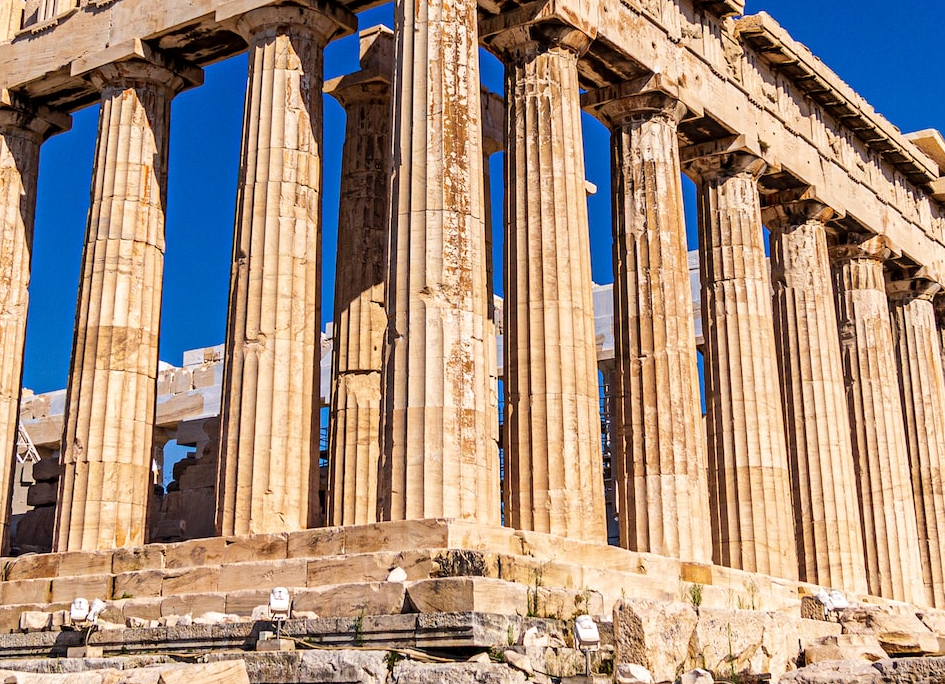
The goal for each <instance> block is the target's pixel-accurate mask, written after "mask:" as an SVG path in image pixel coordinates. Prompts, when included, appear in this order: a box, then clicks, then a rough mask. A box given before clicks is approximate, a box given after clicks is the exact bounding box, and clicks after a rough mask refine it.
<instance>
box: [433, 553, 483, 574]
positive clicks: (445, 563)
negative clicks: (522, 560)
mask: <svg viewBox="0 0 945 684" xmlns="http://www.w3.org/2000/svg"><path fill="white" fill-rule="evenodd" d="M433 563H434V565H435V567H436V569H435V571H434V575H433V576H434V577H498V576H499V559H498V556H496V554H494V553H485V552H483V551H472V550H468V549H447V550H446V551H436V552H435V553H434V555H433Z"/></svg>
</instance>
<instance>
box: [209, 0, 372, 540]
mask: <svg viewBox="0 0 945 684" xmlns="http://www.w3.org/2000/svg"><path fill="white" fill-rule="evenodd" d="M307 4H309V3H306V5H307ZM311 5H312V7H313V8H314V9H312V8H309V7H307V6H306V7H297V6H288V5H284V6H279V7H265V8H262V9H257V10H253V11H251V12H249V13H248V14H245V15H243V16H241V17H239V18H238V19H236V20H235V30H237V31H238V32H239V33H240V34H241V35H242V36H243V37H244V38H245V40H246V42H247V43H248V44H249V81H248V85H247V89H246V108H245V114H244V116H245V118H244V123H243V149H242V161H241V165H240V179H241V187H240V189H239V196H238V198H237V218H236V240H235V243H234V250H233V266H232V275H231V283H230V304H229V316H228V319H227V339H226V366H225V374H224V387H223V410H222V414H221V415H222V416H223V425H222V435H221V441H220V477H219V484H218V486H217V520H216V527H217V531H218V533H219V534H223V535H230V534H252V533H260V532H283V531H287V530H298V529H304V528H306V527H310V526H314V525H316V524H317V523H318V522H320V518H321V511H320V506H319V501H318V487H319V470H318V458H319V414H318V411H319V404H320V400H319V383H320V374H319V367H320V357H321V338H320V334H321V328H320V325H321V316H320V313H321V187H322V178H321V174H322V71H323V69H322V67H323V58H324V55H323V53H324V47H325V45H326V44H327V43H328V41H329V40H330V39H331V38H332V37H334V36H336V35H338V34H340V33H344V32H350V31H351V30H353V27H354V26H355V25H356V21H355V19H354V17H353V16H352V15H350V14H348V13H347V12H346V11H344V10H341V9H337V8H335V7H334V6H333V5H331V4H330V3H326V2H312V3H311Z"/></svg>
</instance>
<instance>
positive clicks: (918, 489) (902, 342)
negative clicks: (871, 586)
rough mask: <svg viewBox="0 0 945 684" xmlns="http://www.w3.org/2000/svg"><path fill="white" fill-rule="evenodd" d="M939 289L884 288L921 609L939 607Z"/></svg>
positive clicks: (943, 543) (943, 591)
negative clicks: (913, 518)
mask: <svg viewBox="0 0 945 684" xmlns="http://www.w3.org/2000/svg"><path fill="white" fill-rule="evenodd" d="M940 290H941V285H939V284H938V283H936V282H932V281H930V280H925V279H922V278H915V279H912V280H905V281H899V282H893V283H889V284H888V285H887V288H886V291H887V292H888V293H889V295H890V301H891V307H890V308H891V313H892V322H893V326H892V330H893V341H894V343H895V345H896V351H897V356H898V359H899V388H900V391H901V392H902V409H903V418H904V419H905V428H906V448H907V451H908V453H909V465H910V467H911V470H912V493H913V496H914V497H915V510H916V522H917V526H918V531H919V553H920V556H921V558H922V578H923V580H924V583H925V591H926V597H925V602H924V605H932V606H935V607H936V608H945V578H943V574H945V492H943V490H942V483H943V482H945V377H943V375H942V352H941V345H940V341H939V334H938V328H937V326H936V323H935V307H934V305H933V304H932V298H933V297H934V296H935V294H936V293H938V292H939V291H940Z"/></svg>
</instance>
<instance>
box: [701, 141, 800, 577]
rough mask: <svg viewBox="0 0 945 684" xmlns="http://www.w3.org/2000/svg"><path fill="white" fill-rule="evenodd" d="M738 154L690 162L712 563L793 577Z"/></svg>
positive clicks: (757, 167) (743, 165) (776, 400)
mask: <svg viewBox="0 0 945 684" xmlns="http://www.w3.org/2000/svg"><path fill="white" fill-rule="evenodd" d="M765 167H766V165H765V162H764V161H762V160H761V159H759V158H757V157H755V156H753V155H750V154H747V153H733V154H721V155H715V156H710V157H705V158H702V159H699V160H696V161H694V162H692V164H691V166H690V171H691V172H693V173H694V175H695V176H696V178H697V181H698V200H699V243H700V250H699V253H700V258H701V269H702V317H703V331H704V335H705V344H706V356H705V383H706V431H707V436H708V455H709V488H710V498H711V514H712V526H713V555H714V559H715V562H716V563H719V564H720V565H728V566H730V567H734V568H740V569H742V570H748V571H751V572H761V573H765V574H768V575H774V576H775V577H784V578H787V579H795V578H797V575H798V569H797V551H796V549H795V544H794V540H795V536H794V516H793V512H792V510H791V483H790V473H789V470H788V459H787V450H786V447H785V440H784V422H783V417H782V411H781V392H780V379H779V376H778V364H777V353H776V349H775V343H774V322H773V319H772V311H771V286H770V282H769V277H768V264H767V261H766V259H765V248H764V239H763V233H762V225H761V208H760V204H759V195H758V184H757V181H758V178H759V177H760V176H761V174H762V173H763V172H764V170H765Z"/></svg>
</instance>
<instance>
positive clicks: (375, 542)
mask: <svg viewBox="0 0 945 684" xmlns="http://www.w3.org/2000/svg"><path fill="white" fill-rule="evenodd" d="M449 531H450V530H449V522H448V521H446V520H440V519H429V520H403V521H397V522H396V523H394V524H390V523H376V524H372V525H354V526H351V527H348V528H346V529H345V551H344V552H345V553H371V552H375V551H403V550H404V549H442V548H447V547H448V546H449Z"/></svg>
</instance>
